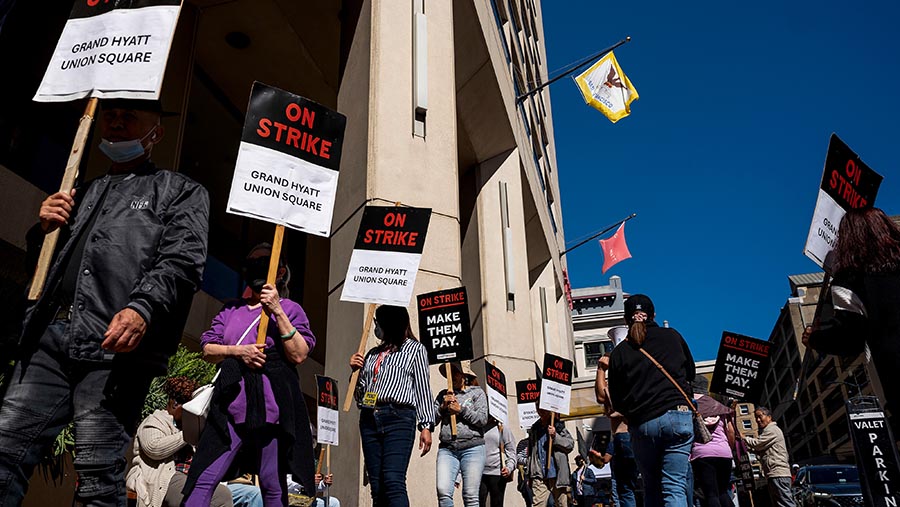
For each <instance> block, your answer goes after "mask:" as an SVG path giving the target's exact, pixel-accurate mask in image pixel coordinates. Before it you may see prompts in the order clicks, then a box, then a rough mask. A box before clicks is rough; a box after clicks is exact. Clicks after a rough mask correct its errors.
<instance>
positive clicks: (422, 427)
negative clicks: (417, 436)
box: [419, 423, 434, 431]
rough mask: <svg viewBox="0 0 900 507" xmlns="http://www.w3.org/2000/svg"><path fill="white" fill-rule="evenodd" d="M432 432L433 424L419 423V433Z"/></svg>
mask: <svg viewBox="0 0 900 507" xmlns="http://www.w3.org/2000/svg"><path fill="white" fill-rule="evenodd" d="M422 430H428V431H434V423H419V431H422Z"/></svg>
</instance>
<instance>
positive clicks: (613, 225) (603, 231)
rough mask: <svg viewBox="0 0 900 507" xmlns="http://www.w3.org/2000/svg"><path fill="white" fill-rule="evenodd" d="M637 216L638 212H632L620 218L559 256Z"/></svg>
mask: <svg viewBox="0 0 900 507" xmlns="http://www.w3.org/2000/svg"><path fill="white" fill-rule="evenodd" d="M636 216H637V213H632V214H631V215H629V216H628V217H626V218H623V219H622V220H619V221H618V222H616V223H614V224H612V225H610V226H609V227H607V228H606V229H603V230H602V231H600V232H598V233H597V234H594V235H592V236H591V237H590V238H588V239H586V240H584V241H581V242H579V243H578V244H577V245H575V246H573V247H572V248H567V249H565V250H563V251H562V252H559V256H560V257H562V256H563V255H566V254H567V253H569V252H571V251H572V250H575V249H576V248H578V247H580V246H581V245H583V244H585V243H587V242H588V241H591V240H592V239H594V238H596V237H598V236H602V235H604V234H606V233H607V232H609V231H611V230H613V229H615V228H616V227H618V226H619V224H624V223H625V222H627V221H629V220H631V219H632V218H634V217H636Z"/></svg>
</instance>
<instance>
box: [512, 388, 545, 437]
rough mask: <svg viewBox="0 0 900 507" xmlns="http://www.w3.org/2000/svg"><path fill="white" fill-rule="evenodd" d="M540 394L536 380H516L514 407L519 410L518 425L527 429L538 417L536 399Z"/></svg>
mask: <svg viewBox="0 0 900 507" xmlns="http://www.w3.org/2000/svg"><path fill="white" fill-rule="evenodd" d="M540 395H541V389H540V385H539V382H538V381H537V380H517V381H516V407H517V408H518V411H519V427H521V428H522V429H523V430H527V429H528V428H530V427H531V426H532V425H534V423H535V422H537V420H538V419H540V416H538V412H537V401H538V398H539V397H540Z"/></svg>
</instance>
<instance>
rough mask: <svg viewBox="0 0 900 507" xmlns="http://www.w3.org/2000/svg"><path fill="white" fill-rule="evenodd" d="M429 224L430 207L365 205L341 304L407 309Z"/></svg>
mask: <svg viewBox="0 0 900 507" xmlns="http://www.w3.org/2000/svg"><path fill="white" fill-rule="evenodd" d="M430 221H431V208H407V207H402V206H366V208H365V210H364V211H363V216H362V222H360V224H359V232H358V233H357V235H356V245H354V247H353V253H352V254H351V255H350V265H349V266H348V267H347V278H346V279H345V280H344V290H343V291H342V292H341V301H354V302H357V303H373V304H385V305H395V306H408V305H409V300H410V299H411V298H412V291H413V286H414V285H415V284H416V275H417V274H418V272H419V262H420V261H421V260H422V249H423V248H424V247H425V235H426V233H427V232H428V223H429V222H430ZM467 322H468V321H467ZM466 327H468V326H466Z"/></svg>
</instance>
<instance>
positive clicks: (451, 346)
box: [416, 287, 473, 364]
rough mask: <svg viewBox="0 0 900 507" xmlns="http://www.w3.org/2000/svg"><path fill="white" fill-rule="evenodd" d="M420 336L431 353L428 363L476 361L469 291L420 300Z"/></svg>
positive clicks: (423, 296) (446, 292)
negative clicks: (470, 321)
mask: <svg viewBox="0 0 900 507" xmlns="http://www.w3.org/2000/svg"><path fill="white" fill-rule="evenodd" d="M416 299H417V300H418V301H417V303H418V305H417V306H418V308H419V337H420V339H421V340H422V345H425V349H426V350H427V351H428V364H438V363H445V362H447V361H466V360H469V359H472V357H473V353H472V330H471V329H470V328H469V300H468V298H467V297H466V288H465V287H459V288H457V289H449V290H439V291H437V292H430V293H428V294H421V295H419V296H417V297H416Z"/></svg>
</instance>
